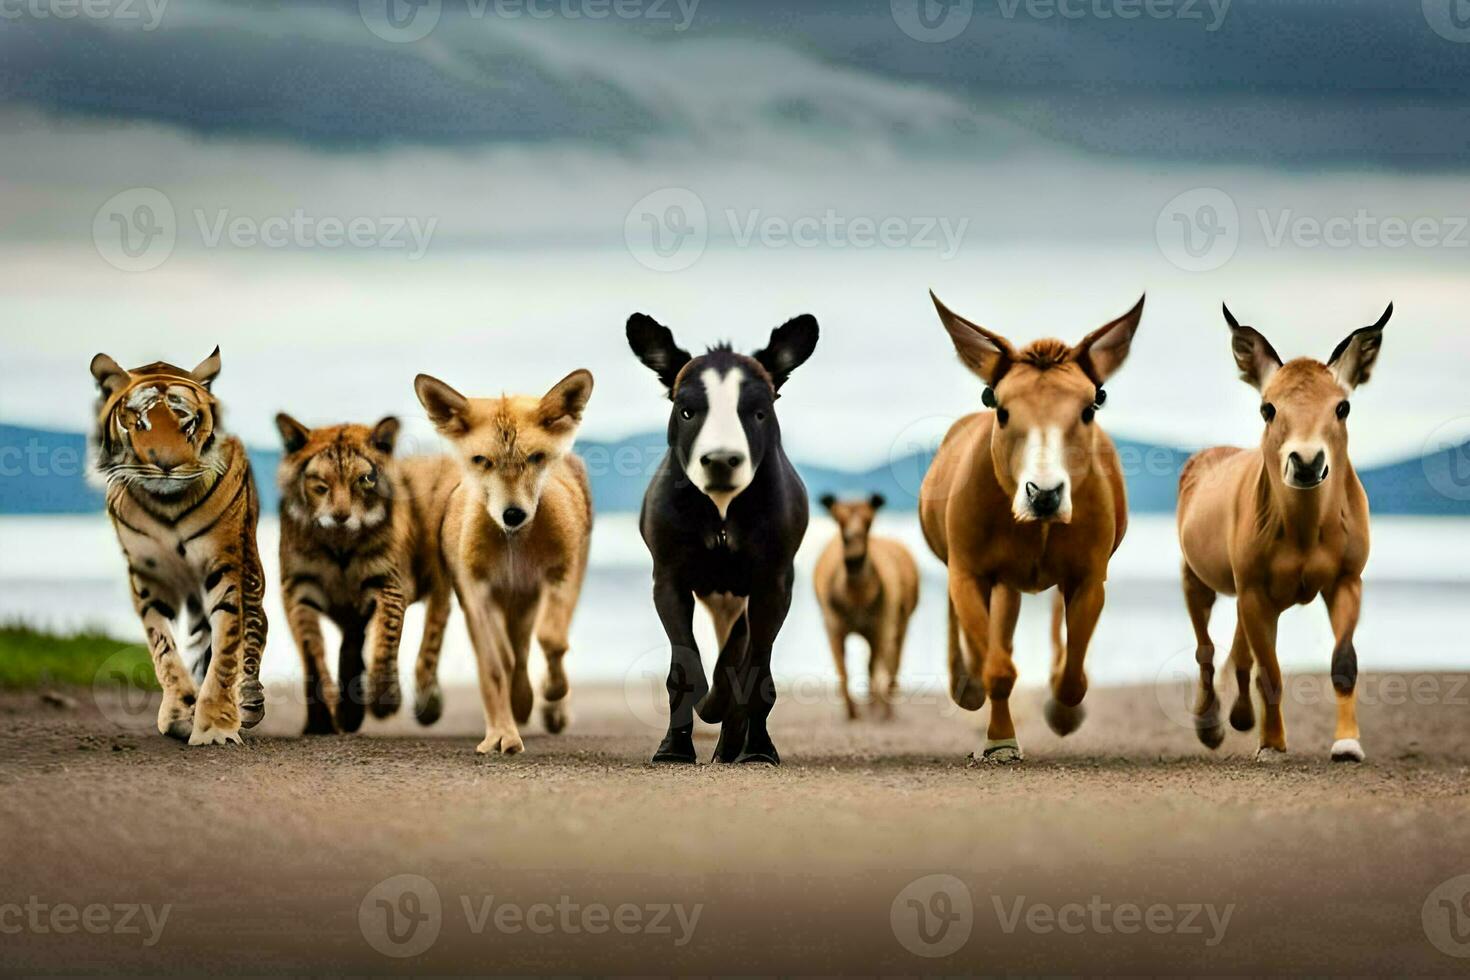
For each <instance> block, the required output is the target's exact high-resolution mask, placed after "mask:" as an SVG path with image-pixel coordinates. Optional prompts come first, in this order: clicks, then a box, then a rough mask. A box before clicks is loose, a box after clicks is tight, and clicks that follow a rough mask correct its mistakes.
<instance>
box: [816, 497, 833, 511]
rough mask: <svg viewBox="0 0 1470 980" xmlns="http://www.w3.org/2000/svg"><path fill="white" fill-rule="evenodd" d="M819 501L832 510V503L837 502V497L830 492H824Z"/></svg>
mask: <svg viewBox="0 0 1470 980" xmlns="http://www.w3.org/2000/svg"><path fill="white" fill-rule="evenodd" d="M817 503H819V504H821V505H822V506H823V507H825V508H827V509H828V510H831V509H832V505H833V504H835V503H837V498H836V497H834V496H833V495H832V494H830V493H824V494H822V495H821V496H820V497H818V498H817Z"/></svg>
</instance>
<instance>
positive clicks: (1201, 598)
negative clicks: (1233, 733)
mask: <svg viewBox="0 0 1470 980" xmlns="http://www.w3.org/2000/svg"><path fill="white" fill-rule="evenodd" d="M1183 576H1184V605H1185V607H1186V608H1188V610H1189V621H1190V623H1191V624H1192V625H1193V626H1194V638H1195V648H1194V660H1195V663H1196V664H1198V665H1199V693H1198V695H1197V697H1196V699H1195V703H1194V731H1195V734H1196V735H1198V736H1199V740H1200V741H1201V742H1203V743H1204V744H1205V745H1206V746H1208V747H1209V748H1212V749H1216V748H1219V747H1220V743H1221V742H1223V741H1224V740H1225V726H1223V725H1221V724H1220V698H1219V697H1218V696H1217V695H1216V694H1215V644H1214V643H1212V642H1211V641H1210V610H1211V609H1212V608H1213V607H1214V605H1215V590H1214V589H1212V588H1210V587H1209V586H1208V585H1206V584H1205V583H1204V580H1203V579H1201V578H1200V577H1199V576H1198V575H1196V574H1195V573H1194V569H1192V568H1190V567H1189V565H1188V564H1187V563H1186V564H1185V565H1184V569H1183Z"/></svg>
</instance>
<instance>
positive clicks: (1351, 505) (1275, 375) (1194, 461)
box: [1179, 303, 1393, 762]
mask: <svg viewBox="0 0 1470 980" xmlns="http://www.w3.org/2000/svg"><path fill="white" fill-rule="evenodd" d="M1392 314H1393V304H1392V303H1390V304H1389V306H1388V309H1387V310H1385V311H1384V312H1383V316H1382V317H1380V318H1379V320H1378V322H1377V323H1375V324H1373V325H1372V326H1369V327H1363V328H1361V329H1359V330H1354V331H1353V332H1352V333H1350V334H1349V335H1348V336H1347V337H1346V338H1345V339H1344V340H1343V341H1342V343H1340V344H1338V345H1337V349H1336V350H1334V351H1333V352H1332V357H1331V358H1329V359H1328V361H1327V363H1326V364H1323V363H1322V362H1321V361H1315V360H1312V359H1311V358H1306V357H1302V358H1297V359H1296V360H1294V361H1291V362H1289V363H1287V364H1282V363H1281V358H1280V357H1279V356H1277V354H1276V351H1275V349H1273V348H1272V346H1271V344H1270V342H1269V341H1267V340H1266V338H1265V337H1263V336H1261V334H1259V333H1257V332H1256V331H1255V330H1253V329H1252V328H1250V327H1243V326H1241V325H1240V324H1239V323H1237V322H1236V320H1235V317H1233V316H1231V315H1230V310H1228V309H1226V310H1225V321H1226V322H1227V323H1229V324H1230V333H1231V348H1232V350H1233V351H1234V353H1235V363H1236V365H1238V366H1239V368H1240V375H1241V377H1242V378H1243V379H1244V380H1245V381H1247V382H1249V383H1250V384H1252V385H1254V386H1255V387H1256V388H1257V389H1258V390H1259V391H1260V392H1261V417H1262V418H1263V419H1264V420H1265V422H1266V429H1265V432H1264V433H1263V434H1262V436H1261V445H1260V448H1259V449H1233V448H1230V447H1225V446H1217V447H1215V448H1213V449H1206V450H1204V451H1202V452H1199V453H1197V454H1195V455H1194V456H1193V457H1191V458H1190V460H1189V462H1187V463H1186V464H1185V465H1184V470H1183V472H1181V474H1180V476H1179V547H1180V550H1181V551H1183V553H1184V566H1183V575H1184V601H1185V604H1186V605H1187V606H1188V607H1189V618H1190V621H1191V622H1192V623H1193V625H1194V634H1195V639H1196V641H1197V642H1198V646H1197V649H1196V652H1195V659H1196V660H1197V661H1198V662H1199V671H1200V688H1199V697H1198V700H1197V701H1196V703H1195V728H1196V731H1197V732H1198V733H1199V738H1200V741H1201V742H1203V743H1204V744H1205V745H1208V746H1209V747H1210V748H1212V749H1213V748H1215V747H1217V746H1218V745H1219V744H1220V742H1221V741H1222V740H1223V739H1224V737H1225V732H1224V729H1223V728H1222V727H1221V725H1220V704H1219V701H1218V699H1217V698H1216V695H1215V686H1214V675H1215V665H1214V659H1215V647H1214V645H1213V644H1212V643H1211V642H1210V634H1209V629H1208V627H1209V622H1210V608H1211V607H1212V606H1213V605H1214V603H1215V596H1216V594H1217V593H1221V592H1223V593H1225V594H1226V595H1234V596H1237V599H1236V618H1237V622H1236V627H1235V641H1234V643H1232V644H1231V647H1230V660H1231V662H1232V663H1233V664H1234V665H1235V679H1236V682H1237V684H1238V690H1237V692H1236V696H1235V705H1234V706H1233V707H1232V708H1231V709H1230V724H1231V725H1232V726H1233V727H1234V728H1235V729H1236V730H1237V731H1242V732H1245V731H1250V729H1251V728H1252V727H1254V725H1255V711H1254V709H1253V708H1252V705H1251V695H1250V677H1251V657H1252V655H1254V657H1255V663H1256V664H1257V665H1258V666H1259V667H1260V674H1259V676H1258V678H1257V680H1256V684H1257V686H1258V687H1259V688H1260V691H1261V700H1262V701H1263V702H1264V703H1265V717H1264V719H1263V720H1262V724H1261V747H1260V748H1259V749H1258V750H1257V752H1256V758H1257V759H1258V760H1260V761H1274V760H1276V759H1280V758H1282V757H1283V756H1285V755H1286V728H1285V725H1284V723H1283V721H1282V718H1281V666H1280V664H1279V663H1277V660H1276V621H1277V619H1278V618H1279V617H1280V616H1281V614H1282V613H1283V612H1284V611H1285V610H1286V609H1287V608H1288V607H1290V606H1293V605H1305V604H1307V603H1309V602H1311V601H1312V600H1313V599H1315V598H1317V596H1318V595H1320V596H1322V599H1323V601H1324V602H1325V603H1326V604H1327V612H1328V615H1329V617H1330V618H1331V621H1332V632H1333V636H1334V637H1335V640H1336V642H1335V645H1334V647H1333V651H1332V686H1333V688H1334V689H1335V690H1336V692H1337V735H1336V736H1335V737H1336V741H1334V742H1333V744H1332V758H1333V759H1334V760H1336V761H1339V762H1361V761H1362V759H1363V747H1362V745H1360V744H1359V742H1358V719H1357V707H1356V704H1355V702H1354V700H1353V690H1354V688H1355V686H1356V684H1357V677H1358V656H1357V652H1356V651H1355V650H1354V649H1353V631H1354V629H1356V627H1357V625H1358V607H1359V605H1360V603H1361V601H1362V596H1363V581H1362V573H1363V565H1364V564H1365V563H1366V562H1367V560H1368V496H1367V494H1365V493H1364V492H1363V485H1362V484H1361V483H1359V482H1358V475H1357V474H1356V473H1355V472H1353V464H1352V463H1351V462H1350V461H1349V460H1348V454H1347V416H1348V408H1349V405H1348V397H1349V396H1350V395H1351V394H1352V392H1353V389H1354V388H1356V387H1357V386H1358V385H1360V384H1362V383H1363V382H1364V381H1367V380H1368V375H1369V374H1371V373H1372V371H1373V364H1374V362H1375V361H1376V360H1377V359H1378V348H1379V346H1380V345H1381V344H1382V341H1383V326H1384V324H1386V323H1387V322H1388V318H1389V317H1390V316H1391V315H1392Z"/></svg>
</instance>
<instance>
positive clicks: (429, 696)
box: [413, 684, 444, 725]
mask: <svg viewBox="0 0 1470 980" xmlns="http://www.w3.org/2000/svg"><path fill="white" fill-rule="evenodd" d="M443 714H444V692H443V691H441V690H439V685H438V684H435V685H434V686H433V687H429V688H425V689H424V690H421V691H419V692H418V694H416V695H415V696H414V699H413V716H414V717H415V718H417V719H418V720H419V724H420V725H432V724H434V722H436V721H438V720H439V718H440V717H441V716H442V715H443Z"/></svg>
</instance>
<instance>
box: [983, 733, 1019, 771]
mask: <svg viewBox="0 0 1470 980" xmlns="http://www.w3.org/2000/svg"><path fill="white" fill-rule="evenodd" d="M972 758H973V756H972ZM1024 758H1025V756H1024V755H1023V754H1022V753H1021V745H1020V743H1019V742H1017V741H1016V740H1015V739H1013V738H1000V739H995V740H994V741H991V740H987V741H986V742H985V748H984V750H983V751H982V752H981V755H980V761H981V762H988V763H990V764H992V765H1000V766H1009V765H1014V764H1015V763H1017V762H1020V761H1022V760H1023V759H1024Z"/></svg>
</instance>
